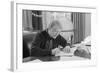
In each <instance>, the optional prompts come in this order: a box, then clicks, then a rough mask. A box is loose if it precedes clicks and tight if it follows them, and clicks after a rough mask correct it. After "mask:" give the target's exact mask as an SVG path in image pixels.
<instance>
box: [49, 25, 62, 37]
mask: <svg viewBox="0 0 100 73" xmlns="http://www.w3.org/2000/svg"><path fill="white" fill-rule="evenodd" d="M60 32H61V28H60V26H57V25H55V26H54V27H52V28H51V30H50V35H51V36H52V37H57V36H58V35H59V34H60Z"/></svg>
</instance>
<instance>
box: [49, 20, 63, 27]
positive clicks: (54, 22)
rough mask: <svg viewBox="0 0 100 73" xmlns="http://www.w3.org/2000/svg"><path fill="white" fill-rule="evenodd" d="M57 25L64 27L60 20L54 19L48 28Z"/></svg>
mask: <svg viewBox="0 0 100 73" xmlns="http://www.w3.org/2000/svg"><path fill="white" fill-rule="evenodd" d="M56 25H57V26H59V27H60V28H62V26H61V23H60V22H59V21H58V20H53V21H52V22H51V23H50V25H49V27H48V29H51V28H53V27H54V26H56Z"/></svg>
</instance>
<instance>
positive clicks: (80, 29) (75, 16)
mask: <svg viewBox="0 0 100 73" xmlns="http://www.w3.org/2000/svg"><path fill="white" fill-rule="evenodd" d="M72 22H73V24H74V43H80V42H81V41H83V39H84V35H85V13H79V12H74V13H72Z"/></svg>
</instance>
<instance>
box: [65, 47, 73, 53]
mask: <svg viewBox="0 0 100 73" xmlns="http://www.w3.org/2000/svg"><path fill="white" fill-rule="evenodd" d="M63 52H65V53H70V52H71V49H70V47H69V46H66V47H65V48H64V49H63Z"/></svg>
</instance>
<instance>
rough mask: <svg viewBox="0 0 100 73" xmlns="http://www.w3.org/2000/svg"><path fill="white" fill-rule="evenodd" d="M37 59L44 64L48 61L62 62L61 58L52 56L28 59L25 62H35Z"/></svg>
mask: <svg viewBox="0 0 100 73" xmlns="http://www.w3.org/2000/svg"><path fill="white" fill-rule="evenodd" d="M36 59H39V60H41V61H43V62H46V61H59V60H60V56H52V57H50V56H49V57H27V58H24V59H23V62H29V61H33V60H36Z"/></svg>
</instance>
